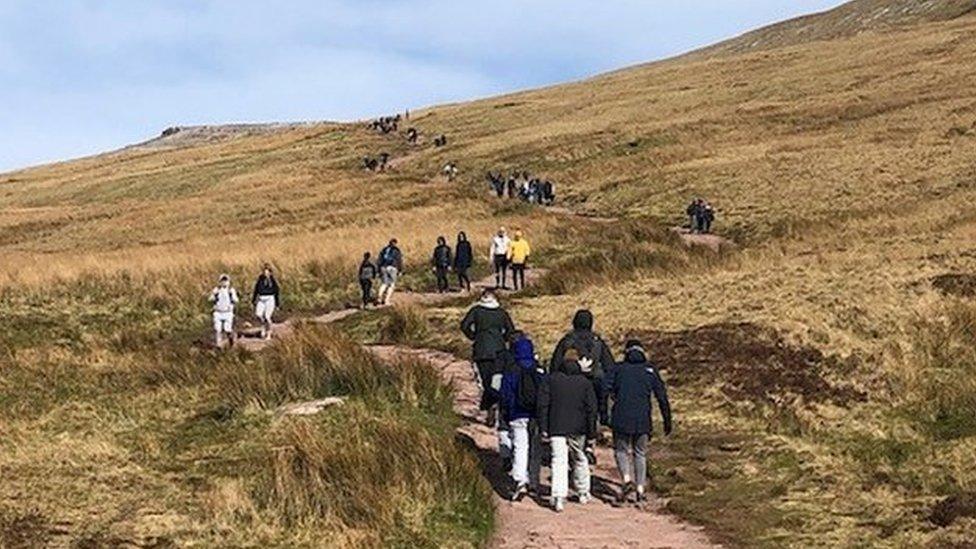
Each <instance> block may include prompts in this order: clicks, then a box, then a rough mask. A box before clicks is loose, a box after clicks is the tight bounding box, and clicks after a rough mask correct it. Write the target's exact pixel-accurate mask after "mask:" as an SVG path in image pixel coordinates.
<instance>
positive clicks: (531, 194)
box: [486, 171, 556, 206]
mask: <svg viewBox="0 0 976 549" xmlns="http://www.w3.org/2000/svg"><path fill="white" fill-rule="evenodd" d="M486 177H487V179H488V184H489V185H490V186H491V190H492V192H494V193H495V195H496V196H497V197H498V198H505V197H506V196H507V197H508V198H511V199H514V198H518V199H520V200H523V201H525V202H528V203H530V204H539V205H544V206H551V205H552V204H553V203H555V202H556V186H555V185H554V184H553V183H552V181H549V180H548V179H545V180H543V179H540V178H538V177H532V176H530V175H529V172H527V171H522V172H519V171H515V172H512V173H511V174H509V175H508V177H505V176H504V174H502V172H498V173H497V174H496V173H494V172H488V174H487V176H486Z"/></svg>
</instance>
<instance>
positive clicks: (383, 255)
mask: <svg viewBox="0 0 976 549" xmlns="http://www.w3.org/2000/svg"><path fill="white" fill-rule="evenodd" d="M378 267H379V269H380V291H379V294H378V295H377V296H376V299H377V302H378V303H379V304H380V305H389V304H390V300H391V298H392V297H393V290H394V289H395V288H396V283H397V278H399V276H400V275H401V274H402V273H403V252H401V251H400V248H398V247H397V239H395V238H394V239H391V240H390V243H389V244H387V245H386V246H385V247H384V248H383V249H382V250H380V256H379V264H378Z"/></svg>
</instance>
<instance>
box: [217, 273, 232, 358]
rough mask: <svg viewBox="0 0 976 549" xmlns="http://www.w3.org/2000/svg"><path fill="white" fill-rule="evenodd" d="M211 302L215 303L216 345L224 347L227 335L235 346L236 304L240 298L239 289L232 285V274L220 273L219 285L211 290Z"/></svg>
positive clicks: (230, 342) (230, 344) (229, 341)
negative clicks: (238, 296) (238, 295)
mask: <svg viewBox="0 0 976 549" xmlns="http://www.w3.org/2000/svg"><path fill="white" fill-rule="evenodd" d="M210 302H211V303H213V328H214V346H215V347H217V348H218V349H220V348H222V347H223V346H224V336H227V337H228V345H229V346H231V347H233V346H234V306H235V305H237V302H238V298H237V290H235V289H234V287H233V286H231V285H230V275H226V274H222V275H220V279H219V280H218V282H217V286H216V287H215V288H214V289H213V290H211V291H210Z"/></svg>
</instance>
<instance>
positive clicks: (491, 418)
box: [485, 406, 498, 427]
mask: <svg viewBox="0 0 976 549" xmlns="http://www.w3.org/2000/svg"><path fill="white" fill-rule="evenodd" d="M485 425H487V426H488V427H495V426H497V425H498V409H497V408H495V407H494V406H492V407H491V408H488V409H487V410H485Z"/></svg>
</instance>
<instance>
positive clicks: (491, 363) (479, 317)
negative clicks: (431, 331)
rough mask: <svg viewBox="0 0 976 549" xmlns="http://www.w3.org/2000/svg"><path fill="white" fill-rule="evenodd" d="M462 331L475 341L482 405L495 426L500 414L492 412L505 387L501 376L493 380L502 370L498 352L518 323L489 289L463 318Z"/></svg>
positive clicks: (490, 423) (473, 349)
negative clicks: (498, 366) (499, 393)
mask: <svg viewBox="0 0 976 549" xmlns="http://www.w3.org/2000/svg"><path fill="white" fill-rule="evenodd" d="M461 331H462V332H463V333H464V335H465V337H467V338H468V339H469V340H471V341H472V342H473V344H472V348H471V360H472V362H473V363H474V365H475V368H476V372H475V375H476V378H477V380H478V384H479V387H480V388H481V400H480V402H479V403H478V408H479V409H480V410H482V411H484V412H488V413H487V417H486V423H487V424H488V425H492V426H493V425H494V424H495V419H496V417H494V415H493V414H492V412H491V411H492V410H493V408H494V406H495V404H497V403H498V390H499V389H500V388H501V383H500V382H501V380H500V379H499V380H498V383H493V381H495V380H494V377H495V375H496V374H498V373H500V372H498V371H497V369H496V362H495V360H496V358H497V355H498V353H500V352H502V351H504V350H505V341H506V340H507V339H508V338H509V337H510V336H511V335H512V333H513V332H514V331H515V325H514V324H512V317H510V316H509V315H508V312H506V311H505V309H503V308H502V306H501V305H500V304H499V303H498V298H497V297H496V296H495V292H494V291H493V290H491V289H486V290H485V291H484V292H482V293H481V299H479V300H478V303H477V304H476V305H475V306H474V307H472V308H471V310H469V311H468V313H467V314H466V315H464V319H463V320H461Z"/></svg>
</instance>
